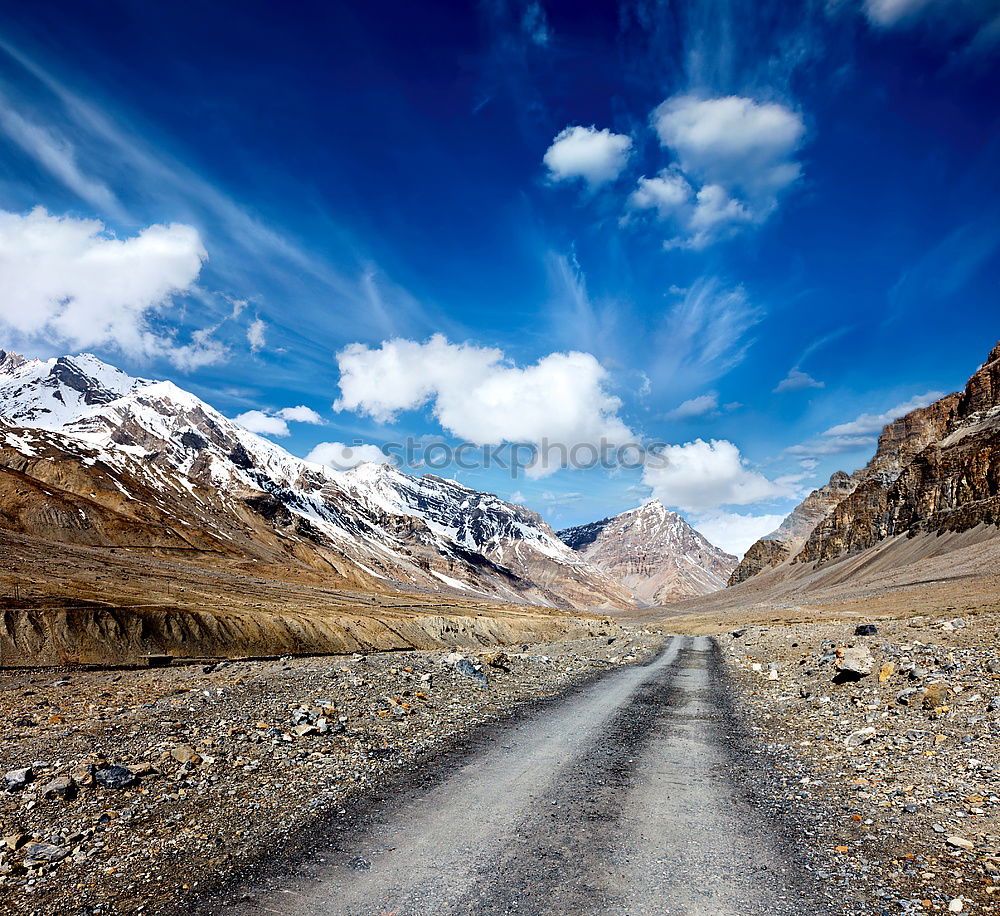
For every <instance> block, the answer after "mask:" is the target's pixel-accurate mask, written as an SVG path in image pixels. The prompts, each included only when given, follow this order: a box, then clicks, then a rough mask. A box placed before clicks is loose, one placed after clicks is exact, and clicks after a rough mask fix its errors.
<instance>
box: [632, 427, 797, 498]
mask: <svg viewBox="0 0 1000 916" xmlns="http://www.w3.org/2000/svg"><path fill="white" fill-rule="evenodd" d="M663 458H664V459H665V460H664V461H657V462H656V464H655V466H654V464H653V461H652V459H651V460H650V461H649V462H648V463H647V464H646V467H645V468H643V473H642V480H643V483H645V484H646V485H647V486H648V487H651V488H652V490H653V495H654V496H655V497H656V498H657V499H659V500H660V501H661V502H662V503H663V504H664V505H666V506H670V507H672V508H676V509H681V510H684V511H688V512H695V513H704V512H706V511H707V510H710V509H717V508H718V507H720V506H725V505H734V506H745V505H748V504H750V503H756V502H761V501H763V500H768V499H775V498H777V497H788V496H790V495H794V494H792V493H791V492H790V491H789V490H788V489H787V488H786V487H782V486H780V485H778V484H777V483H774V482H773V481H770V480H768V479H767V478H766V477H765V476H764V475H763V474H761V473H760V472H759V471H755V470H753V469H752V468H749V467H748V466H747V465H746V462H745V461H744V460H743V456H742V455H741V454H740V450H739V449H738V448H737V447H736V446H735V445H734V444H733V443H732V442H728V441H726V440H725V439H713V440H711V441H710V442H705V441H704V440H702V439H695V440H694V441H693V442H686V443H684V444H683V445H670V446H667V447H666V449H664V450H663Z"/></svg>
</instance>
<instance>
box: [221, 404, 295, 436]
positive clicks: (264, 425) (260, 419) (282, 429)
mask: <svg viewBox="0 0 1000 916" xmlns="http://www.w3.org/2000/svg"><path fill="white" fill-rule="evenodd" d="M233 420H234V421H235V422H236V423H239V424H240V426H242V427H243V428H244V429H246V430H249V431H250V432H252V433H259V434H260V435H262V436H290V435H291V431H290V430H289V429H288V424H287V423H286V422H285V421H284V420H282V419H281V417H273V416H271V415H270V414H266V413H264V411H263V410H248V411H246V412H245V413H241V414H239V415H238V416H235V417H233Z"/></svg>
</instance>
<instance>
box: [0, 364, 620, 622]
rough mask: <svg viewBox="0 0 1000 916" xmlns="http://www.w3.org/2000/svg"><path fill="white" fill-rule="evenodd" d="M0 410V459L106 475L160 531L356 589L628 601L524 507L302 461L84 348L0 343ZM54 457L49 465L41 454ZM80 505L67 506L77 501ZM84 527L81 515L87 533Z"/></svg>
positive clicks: (432, 481) (90, 491)
mask: <svg viewBox="0 0 1000 916" xmlns="http://www.w3.org/2000/svg"><path fill="white" fill-rule="evenodd" d="M0 418H2V420H4V421H5V423H6V424H7V425H0V453H2V454H3V455H4V456H5V457H4V460H3V464H2V465H0V473H2V472H3V470H4V468H5V467H6V468H8V469H11V468H12V467H13V465H19V466H20V467H19V473H22V474H23V473H25V468H27V467H28V466H29V465H30V467H31V469H32V472H33V473H34V474H35V476H36V479H38V480H41V481H43V484H44V485H45V486H50V485H52V484H55V483H56V480H55V479H54V477H57V478H59V479H60V480H62V481H63V483H65V484H66V485H67V486H70V484H72V486H71V489H73V488H75V491H79V492H78V493H76V494H75V495H76V496H78V497H79V498H81V499H83V500H84V503H86V501H87V500H90V501H91V502H93V501H94V498H95V497H94V494H95V493H97V491H99V490H100V491H102V492H104V491H107V490H109V488H110V490H113V491H116V492H118V494H119V498H117V499H114V500H111V502H113V503H114V511H115V512H122V511H124V512H125V513H126V514H127V515H129V517H130V518H131V517H133V516H135V514H136V512H137V507H136V506H135V505H134V503H135V502H136V501H138V502H140V503H144V504H145V510H146V512H147V514H148V513H150V512H153V509H154V508H155V510H156V511H155V513H154V514H155V515H156V518H157V521H156V524H157V525H163V526H165V527H164V529H163V530H164V531H166V530H168V529H169V530H170V531H171V532H172V534H171V536H170V537H168V536H167V535H166V534H165V535H164V538H165V539H166V540H168V541H169V540H171V539H172V538H173V537H174V536H176V537H179V538H180V539H181V540H183V541H185V542H187V541H191V540H192V537H193V534H192V532H195V531H197V537H194V540H196V541H199V542H201V541H208V542H212V543H216V542H218V544H220V545H225V548H226V549H229V550H233V549H238V550H243V551H245V552H246V553H247V555H248V556H250V555H255V554H256V553H259V552H260V551H261V550H264V551H265V552H270V553H268V556H269V558H270V560H271V561H272V562H277V561H278V560H279V558H280V557H282V556H284V557H285V560H286V561H288V560H292V561H295V562H302V563H305V564H306V565H308V566H310V567H312V568H314V569H315V568H323V567H325V568H327V569H329V570H330V571H331V573H332V574H334V575H336V576H338V577H339V578H342V579H343V580H344V581H345V582H347V583H348V584H353V585H360V586H363V587H376V588H398V587H416V588H421V589H433V590H438V589H458V590H461V591H462V592H463V593H464V594H466V595H468V596H470V597H472V596H474V595H484V596H489V597H493V598H500V599H503V600H513V601H530V602H533V603H541V604H549V605H554V606H569V607H578V608H583V607H623V606H629V605H631V604H632V603H634V598H633V596H632V595H631V594H630V593H629V592H628V590H627V589H625V588H623V587H622V586H621V585H620V584H618V583H617V582H615V581H614V580H613V579H612V578H611V577H609V576H607V575H606V574H605V573H603V572H601V571H600V570H598V569H596V568H595V567H593V566H592V565H590V564H589V563H587V562H586V561H585V560H584V559H583V558H581V557H580V556H579V555H578V554H577V553H575V552H574V551H572V550H570V549H569V548H568V547H566V545H565V544H563V543H562V541H560V540H559V538H557V537H556V535H555V533H554V532H553V531H552V529H551V528H550V527H549V526H548V525H547V524H545V522H543V521H542V520H541V519H540V518H539V517H538V516H537V515H535V514H534V513H533V512H530V511H528V510H527V509H524V508H523V507H520V506H515V505H512V504H510V503H506V502H504V501H503V500H501V499H500V498H499V497H496V496H493V495H491V494H488V493H480V492H477V491H475V490H472V489H469V488H467V487H464V486H462V485H460V484H458V483H456V482H454V481H449V480H443V479H441V478H438V477H433V476H426V477H423V478H419V479H418V478H414V477H410V476H409V475H407V474H404V473H402V472H400V471H399V470H397V469H396V468H393V467H390V466H388V465H376V464H363V465H359V466H358V467H356V468H353V469H352V470H349V471H344V472H338V471H334V470H331V469H330V468H327V467H325V466H322V465H318V464H313V463H310V462H306V461H303V460H302V459H300V458H296V457H295V456H294V455H291V454H290V453H289V452H287V451H286V450H285V449H283V448H281V447H280V446H278V445H276V444H275V443H273V442H271V441H269V440H267V439H263V438H261V437H260V436H257V435H255V434H253V433H251V432H248V431H247V430H245V429H243V428H242V427H241V426H239V425H238V424H237V423H235V422H234V421H232V420H230V419H228V418H227V417H225V416H223V415H222V414H221V413H219V412H218V411H217V410H215V409H214V408H212V407H211V406H209V405H208V404H206V403H205V402H204V401H202V400H200V399H199V398H198V397H196V396H195V395H193V394H191V393H190V392H187V391H184V390H183V389H181V388H179V387H178V386H176V385H175V384H173V383H172V382H168V381H151V380H147V379H137V378H132V377H130V376H128V375H127V374H125V373H123V372H121V371H120V370H118V369H116V368H114V367H113V366H109V365H107V364H106V363H104V362H102V361H101V360H99V359H98V358H97V357H95V356H92V355H89V354H83V355H80V356H73V357H60V358H58V359H50V360H44V361H43V360H26V359H23V358H22V357H20V356H17V355H16V354H12V353H7V352H5V351H2V350H0ZM15 456H20V457H17V458H15ZM53 459H57V461H56V464H58V465H60V466H61V471H60V473H59V474H56V475H54V474H53V473H52V472H51V470H50V469H49V468H46V467H45V465H44V462H45V461H48V462H49V464H50V465H51V464H52V460H53ZM67 465H72V466H73V467H72V472H71V470H70V468H69V467H68V466H67ZM94 475H99V476H100V477H101V481H102V483H101V485H100V486H97V487H96V489H95V485H94V483H93V481H91V480H90V478H91V477H93V476H94ZM109 482H110V483H109ZM85 491H86V492H85ZM133 492H135V493H136V495H135V497H134V499H129V498H127V497H128V496H129V494H133ZM122 494H124V495H125V497H126V498H121V496H122ZM139 494H141V495H139ZM51 498H52V499H54V498H55V496H52V497H51ZM105 502H107V500H105ZM84 503H81V504H76V503H74V508H73V512H76V514H77V515H79V513H80V512H83V513H84V515H86V513H87V511H88V508H87V506H86V505H85V504H84ZM92 511H96V510H92ZM36 514H37V513H36ZM42 514H43V515H44V513H42ZM70 514H72V512H71V513H70ZM7 515H8V517H7V523H8V524H15V522H13V521H12V520H11V519H10V517H9V516H10V513H8V514H7ZM29 516H31V513H30V512H29V513H28V514H27V515H25V516H24V518H28V517H29ZM32 517H33V516H32ZM3 518H4V516H3V514H2V513H0V523H2V520H3ZM96 527H101V526H98V525H97V523H96V519H95V523H94V526H92V527H91V528H89V529H88V532H89V533H88V537H95V536H96V534H95V530H96ZM126 527H128V526H126ZM114 528H115V526H113V525H112V526H110V527H109V525H108V524H104V525H103V528H102V530H103V531H104V534H103V535H102V536H103V537H105V538H110V539H111V540H114V536H113V534H112V533H110V532H111V530H112V529H114ZM58 529H59V525H58V524H56V525H54V526H53V525H48V526H46V527H45V531H44V532H43V533H44V534H45V535H46V536H49V537H53V536H54V535H55V534H56V533H57V532H58ZM133 534H134V533H133ZM131 536H133V535H129V537H131ZM85 542H88V543H89V541H85ZM272 542H273V543H272ZM198 549H201V548H198ZM213 549H214V548H213ZM274 551H277V553H276V554H274ZM272 554H274V555H273V556H272Z"/></svg>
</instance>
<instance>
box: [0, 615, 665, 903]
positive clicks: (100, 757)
mask: <svg viewBox="0 0 1000 916" xmlns="http://www.w3.org/2000/svg"><path fill="white" fill-rule="evenodd" d="M609 636H615V637H617V638H616V639H615V640H614V641H613V642H610V643H609ZM661 644H662V638H661V637H659V636H657V635H654V634H653V633H651V632H650V631H648V630H644V629H641V628H629V627H618V626H614V627H611V628H609V629H608V630H607V631H606V632H603V633H602V634H601V635H600V636H599V637H595V638H591V639H584V640H575V641H571V642H562V643H547V644H544V645H537V646H523V647H520V649H521V651H514V650H512V649H510V648H507V649H506V650H505V651H503V652H498V651H496V650H493V651H485V650H484V651H483V652H481V653H478V654H477V653H474V652H471V651H469V650H467V649H461V650H458V651H456V652H452V653H449V652H443V651H442V652H398V653H384V654H378V655H370V656H361V655H354V656H331V657H323V658H287V659H279V660H272V661H233V662H221V663H213V664H211V665H206V664H204V663H202V664H199V665H186V666H183V667H168V668H154V669H142V670H120V671H107V670H68V669H67V670H59V671H53V670H52V669H48V670H35V671H28V670H18V669H10V670H6V671H0V723H2V725H3V728H2V731H0V736H2V737H0V772H3V773H5V774H6V776H5V778H4V782H3V783H0V837H3V839H2V840H0V911H2V912H4V913H10V914H12V916H15V914H23V916H27V914H39V916H40V914H56V913H58V914H64V913H66V914H68V913H80V914H84V913H86V914H88V916H98V914H111V913H114V914H139V913H144V914H168V913H179V912H182V911H185V912H189V911H191V909H192V907H194V906H195V905H196V904H197V902H198V901H199V900H200V899H202V898H203V897H204V894H205V891H206V890H207V889H208V888H209V887H214V886H217V885H218V884H219V883H227V882H230V881H234V882H235V881H239V880H240V879H241V876H244V875H245V873H246V872H247V870H248V869H249V870H252V869H253V868H254V866H255V863H258V862H259V861H260V859H261V858H265V859H266V858H267V857H269V856H271V857H276V858H278V857H284V856H287V855H289V854H290V850H291V849H292V848H293V847H294V846H295V843H296V841H297V840H298V838H301V837H303V836H308V834H309V829H310V827H311V826H312V825H314V824H316V823H317V822H318V821H324V822H325V821H328V820H334V819H336V818H337V817H338V815H339V814H342V813H343V812H344V810H345V807H346V806H348V805H350V804H352V803H353V802H354V801H356V800H360V799H363V798H365V797H367V796H369V795H371V793H373V792H377V790H378V787H379V785H380V784H382V783H383V782H386V781H391V780H392V779H393V778H394V777H395V775H396V774H399V773H401V772H403V771H409V770H413V769H414V768H416V770H417V771H418V772H419V768H420V766H421V762H422V761H425V760H428V759H430V758H431V757H432V756H434V755H436V754H439V753H441V752H442V751H444V750H446V749H448V748H453V747H455V746H456V745H459V746H460V745H461V742H462V741H463V740H464V739H465V738H466V737H467V736H469V735H470V734H471V733H472V730H473V729H475V728H476V727H477V726H480V725H482V724H484V723H488V722H493V721H497V720H499V719H502V718H505V717H507V716H510V715H512V714H513V713H515V712H516V711H517V710H518V709H519V708H521V707H523V705H524V704H525V703H529V702H531V701H533V700H536V699H540V698H543V697H547V696H552V695H555V694H557V693H560V692H562V691H565V690H567V689H569V688H570V687H572V686H573V685H576V684H579V683H582V682H585V681H587V680H590V679H591V678H593V677H594V676H595V675H596V674H598V673H600V672H602V671H606V670H608V669H610V668H615V667H619V666H624V665H629V664H633V663H636V662H639V661H643V660H646V659H648V658H649V657H650V656H651V655H652V654H653V653H654V652H655V651H656V650H657V649H658V647H659V646H660V645H661ZM70 787H72V788H70ZM359 867H360V866H359Z"/></svg>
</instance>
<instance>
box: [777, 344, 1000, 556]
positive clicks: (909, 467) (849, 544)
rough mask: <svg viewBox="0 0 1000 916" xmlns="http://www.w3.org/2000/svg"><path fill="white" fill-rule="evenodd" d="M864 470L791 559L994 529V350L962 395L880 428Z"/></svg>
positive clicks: (999, 432)
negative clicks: (904, 537) (916, 536)
mask: <svg viewBox="0 0 1000 916" xmlns="http://www.w3.org/2000/svg"><path fill="white" fill-rule="evenodd" d="M865 470H866V471H867V472H868V474H867V476H866V478H865V479H864V480H863V482H862V483H861V484H860V485H859V486H858V488H857V490H856V491H855V492H854V493H853V494H852V495H851V496H850V497H848V498H847V499H845V500H844V501H843V502H841V503H840V504H838V505H837V506H836V508H835V509H834V511H833V512H832V513H831V514H830V516H829V517H828V518H827V519H826V520H824V521H823V522H822V523H821V524H820V525H818V526H817V527H816V529H815V530H814V531H813V533H812V534H811V535H810V537H809V539H808V540H807V541H806V544H805V545H804V547H803V549H802V551H801V553H800V554H799V555H798V557H797V558H796V559H797V560H799V561H801V562H816V561H825V560H832V559H834V558H836V557H839V556H842V555H844V554H850V553H857V552H858V551H861V550H864V549H866V548H867V547H871V546H872V545H873V544H875V543H877V542H878V541H880V540H882V539H883V538H886V537H890V536H892V535H898V534H905V533H908V532H916V531H921V530H923V531H943V530H950V531H964V530H967V529H969V528H973V527H975V526H976V525H978V524H988V525H996V524H998V520H1000V508H998V502H1000V495H998V494H1000V345H998V346H997V347H994V349H993V351H992V352H991V353H990V355H989V358H988V360H987V362H986V363H985V364H984V365H983V366H982V367H981V368H980V369H979V371H978V372H976V373H975V375H973V376H972V378H971V379H970V380H969V382H968V384H967V385H966V387H965V390H964V391H963V392H961V393H958V394H950V395H948V396H947V397H944V398H941V400H939V401H936V402H935V403H934V404H931V405H930V406H929V407H925V408H922V409H920V410H915V411H913V412H912V413H909V414H907V415H906V416H905V417H901V418H900V419H898V420H896V421H894V422H893V423H890V424H889V425H888V426H886V428H885V430H884V431H883V433H882V435H881V436H880V437H879V446H878V451H877V452H876V455H875V457H874V458H873V459H872V461H871V462H869V464H868V466H867V467H866V469H865Z"/></svg>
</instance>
